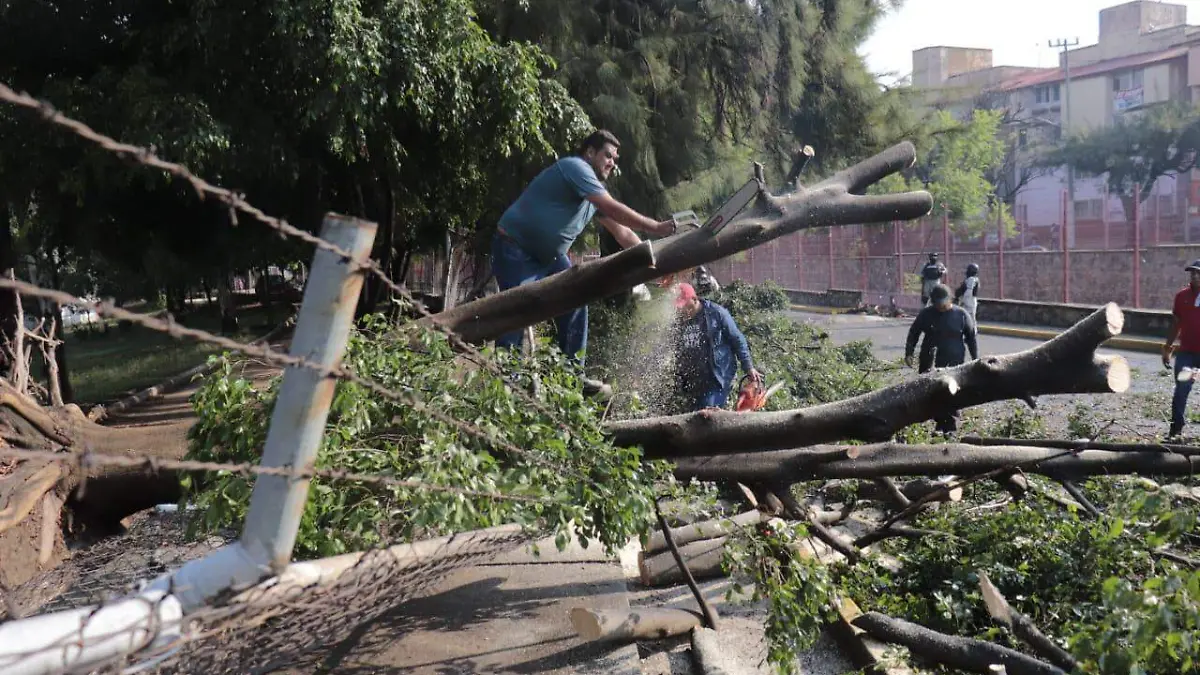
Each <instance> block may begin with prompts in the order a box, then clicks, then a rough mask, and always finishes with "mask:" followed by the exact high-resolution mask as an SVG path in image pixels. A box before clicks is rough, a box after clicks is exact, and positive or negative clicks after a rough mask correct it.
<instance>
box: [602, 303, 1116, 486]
mask: <svg viewBox="0 0 1200 675" xmlns="http://www.w3.org/2000/svg"><path fill="white" fill-rule="evenodd" d="M1123 324H1124V317H1123V315H1122V314H1121V310H1120V309H1118V308H1117V306H1116V305H1115V304H1112V303H1109V304H1108V305H1106V306H1104V307H1102V308H1100V309H1099V310H1097V311H1096V312H1095V313H1093V314H1092V315H1091V316H1089V317H1087V318H1085V319H1083V320H1082V321H1080V322H1079V323H1077V324H1075V325H1074V326H1072V327H1071V328H1070V329H1068V330H1067V331H1065V332H1063V333H1061V334H1060V335H1058V336H1057V337H1055V338H1054V339H1052V340H1050V341H1048V342H1045V343H1043V344H1041V345H1038V346H1037V347H1034V348H1032V349H1029V350H1026V351H1023V352H1018V353H1016V354H1008V355H1004V356H990V357H987V358H983V359H979V360H977V361H972V362H971V363H968V364H965V365H962V366H958V367H956V368H948V369H945V370H940V371H937V372H934V373H929V374H927V375H923V376H921V377H918V378H915V379H912V380H908V381H906V382H901V383H899V384H895V385H892V386H890V387H886V388H883V389H879V390H877V391H874V392H871V393H868V394H863V395H862V396H856V397H854V398H848V399H844V400H842V401H837V402H834V403H827V404H824V405H818V406H813V407H811V408H803V409H799V410H785V411H779V412H760V413H755V414H753V415H745V414H741V413H737V412H732V411H721V410H718V411H712V410H705V411H701V412H697V413H690V414H686V415H674V416H669V417H654V418H648V419H634V420H623V421H617V422H609V423H607V424H605V426H604V428H605V430H606V431H607V432H608V433H609V434H610V435H611V436H612V439H613V442H614V443H615V444H616V445H619V446H638V445H640V446H641V447H642V448H643V450H644V451H645V453H646V456H647V457H649V458H677V457H695V456H702V455H720V454H726V453H738V452H745V451H746V449H747V448H754V449H757V450H777V449H781V448H789V447H791V448H794V447H797V446H801V445H815V444H818V443H829V442H833V441H839V440H846V439H858V440H863V441H882V440H886V439H888V438H890V437H891V436H892V435H893V434H895V433H896V432H898V431H900V430H901V429H903V428H905V427H907V426H909V425H911V424H915V423H918V422H923V421H925V420H930V419H935V418H937V417H939V416H943V415H946V414H949V413H951V412H953V411H956V410H961V409H963V408H969V407H971V406H976V405H981V404H983V403H990V402H992V401H1000V400H1005V399H1014V398H1019V399H1030V398H1032V397H1034V396H1041V395H1044V394H1080V393H1109V392H1115V393H1119V392H1123V391H1125V390H1126V389H1128V388H1129V364H1128V363H1126V361H1125V359H1124V358H1122V357H1120V356H1116V355H1103V356H1101V355H1097V354H1096V353H1095V352H1096V348H1097V347H1098V346H1099V345H1100V344H1102V343H1103V342H1104V341H1105V340H1107V339H1109V338H1111V337H1113V336H1115V335H1118V334H1120V332H1121V327H1122V326H1123ZM847 451H848V450H847ZM883 475H887V474H876V476H872V477H877V476H883Z"/></svg>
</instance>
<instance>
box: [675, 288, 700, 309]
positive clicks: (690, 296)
mask: <svg viewBox="0 0 1200 675" xmlns="http://www.w3.org/2000/svg"><path fill="white" fill-rule="evenodd" d="M676 293H677V295H676V296H675V308H676V309H679V308H681V307H683V306H684V305H686V304H688V303H689V302H691V301H692V300H695V299H696V289H694V288H692V285H691V284H679V290H678V291H676Z"/></svg>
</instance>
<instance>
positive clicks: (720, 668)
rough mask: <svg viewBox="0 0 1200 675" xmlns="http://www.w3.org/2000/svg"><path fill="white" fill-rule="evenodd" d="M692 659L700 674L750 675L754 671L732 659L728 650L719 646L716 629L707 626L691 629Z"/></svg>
mask: <svg viewBox="0 0 1200 675" xmlns="http://www.w3.org/2000/svg"><path fill="white" fill-rule="evenodd" d="M692 660H693V661H695V663H696V670H697V671H698V672H699V673H700V675H751V673H752V672H754V671H752V670H750V669H749V668H747V667H745V666H744V665H743V664H740V663H737V662H736V661H734V660H733V657H732V655H731V654H730V651H729V650H728V649H723V648H722V647H721V642H720V638H719V637H718V633H717V631H715V630H712V629H709V628H696V629H694V630H693V631H692Z"/></svg>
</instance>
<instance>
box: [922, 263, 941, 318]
mask: <svg viewBox="0 0 1200 675" xmlns="http://www.w3.org/2000/svg"><path fill="white" fill-rule="evenodd" d="M944 276H946V266H945V265H943V264H942V263H940V262H939V261H938V254H937V253H930V254H929V262H927V263H925V266H924V267H922V268H921V306H922V307H924V306H927V305H928V304H929V293H930V291H932V290H933V287H934V286H936V285H937V284H940V283H942V277H944Z"/></svg>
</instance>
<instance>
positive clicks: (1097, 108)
mask: <svg viewBox="0 0 1200 675" xmlns="http://www.w3.org/2000/svg"><path fill="white" fill-rule="evenodd" d="M1067 114H1068V115H1069V119H1068V127H1069V132H1070V133H1078V132H1081V131H1087V130H1089V129H1095V128H1096V127H1102V126H1107V125H1108V124H1109V123H1110V121H1111V120H1112V80H1111V79H1109V77H1108V76H1107V75H1099V76H1096V77H1089V78H1085V79H1081V80H1076V79H1072V80H1071V104H1070V107H1069V109H1068V110H1067Z"/></svg>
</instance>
